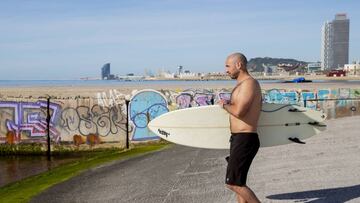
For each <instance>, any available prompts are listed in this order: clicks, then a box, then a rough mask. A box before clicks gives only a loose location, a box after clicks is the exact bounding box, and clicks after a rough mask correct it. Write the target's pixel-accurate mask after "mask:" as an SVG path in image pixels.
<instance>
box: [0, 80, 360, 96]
mask: <svg viewBox="0 0 360 203" xmlns="http://www.w3.org/2000/svg"><path fill="white" fill-rule="evenodd" d="M234 84H235V82H234ZM234 84H233V83H230V82H229V83H227V84H225V83H224V84H216V83H211V82H209V81H203V82H196V83H191V82H189V83H187V82H184V83H174V84H172V83H171V82H169V83H166V84H159V83H153V84H152V83H142V82H129V83H121V84H115V85H114V84H111V85H110V84H109V85H106V84H102V85H86V86H81V85H63V86H59V85H58V86H49V85H47V86H35V87H17V86H7V87H0V97H3V98H6V97H25V98H28V97H32V98H38V97H46V96H47V95H50V96H54V97H58V98H59V97H60V98H64V97H76V96H81V97H96V95H97V94H98V93H106V94H108V93H109V91H112V90H116V91H118V92H120V93H122V94H125V95H127V94H131V93H132V92H133V91H134V90H143V89H154V90H162V89H164V90H173V91H177V92H181V91H183V90H187V89H209V90H221V89H228V90H231V89H232V88H233V86H234ZM260 85H261V88H262V89H263V90H269V89H287V90H317V89H336V88H351V89H358V88H360V82H359V81H354V82H345V81H344V82H342V81H333V80H329V81H322V82H319V83H317V82H316V83H267V82H266V81H264V82H262V83H261V84H260Z"/></svg>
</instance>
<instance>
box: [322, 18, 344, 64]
mask: <svg viewBox="0 0 360 203" xmlns="http://www.w3.org/2000/svg"><path fill="white" fill-rule="evenodd" d="M349 27H350V20H349V19H347V17H346V14H344V13H341V14H336V16H335V19H334V20H333V21H331V22H326V23H325V24H324V26H323V27H322V42H321V69H322V70H331V69H336V68H339V67H344V65H345V64H347V63H348V62H349Z"/></svg>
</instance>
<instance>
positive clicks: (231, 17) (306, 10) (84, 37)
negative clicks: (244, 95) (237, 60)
mask: <svg viewBox="0 0 360 203" xmlns="http://www.w3.org/2000/svg"><path fill="white" fill-rule="evenodd" d="M358 8H360V1H358V0H276V1H269V0H166V1H165V0H162V1H160V0H107V1H101V0H61V1H60V0H59V1H55V0H32V1H28V0H23V1H20V0H1V1H0V80H63V79H79V78H81V77H100V69H101V67H102V66H103V65H104V64H105V63H111V72H112V73H113V74H118V75H125V74H127V73H135V74H139V75H144V74H145V70H148V71H151V72H152V73H157V72H158V71H159V70H168V71H171V72H175V71H176V70H177V67H178V66H179V65H182V66H183V67H184V69H185V70H190V71H192V72H223V71H224V61H225V58H226V56H227V55H229V54H230V53H233V52H242V53H244V54H245V55H246V56H247V58H248V59H251V58H254V57H275V58H294V59H297V60H302V61H308V62H313V61H319V60H320V46H321V26H322V25H323V24H324V23H325V22H326V21H331V20H333V19H334V17H335V14H336V13H347V15H348V18H349V19H350V50H349V52H350V53H349V61H350V62H351V61H354V60H357V61H359V60H360V12H359V11H358Z"/></svg>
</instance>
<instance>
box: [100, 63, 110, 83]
mask: <svg viewBox="0 0 360 203" xmlns="http://www.w3.org/2000/svg"><path fill="white" fill-rule="evenodd" d="M101 79H103V80H108V79H110V63H106V64H105V65H104V66H103V67H102V68H101Z"/></svg>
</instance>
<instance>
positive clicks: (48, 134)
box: [46, 97, 51, 161]
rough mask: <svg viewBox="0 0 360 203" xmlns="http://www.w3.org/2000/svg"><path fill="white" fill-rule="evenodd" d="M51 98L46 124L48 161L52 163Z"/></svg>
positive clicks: (48, 99)
mask: <svg viewBox="0 0 360 203" xmlns="http://www.w3.org/2000/svg"><path fill="white" fill-rule="evenodd" d="M50 118H51V116H50V97H48V98H47V117H46V123H47V151H46V156H47V160H48V161H51V152H50Z"/></svg>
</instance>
